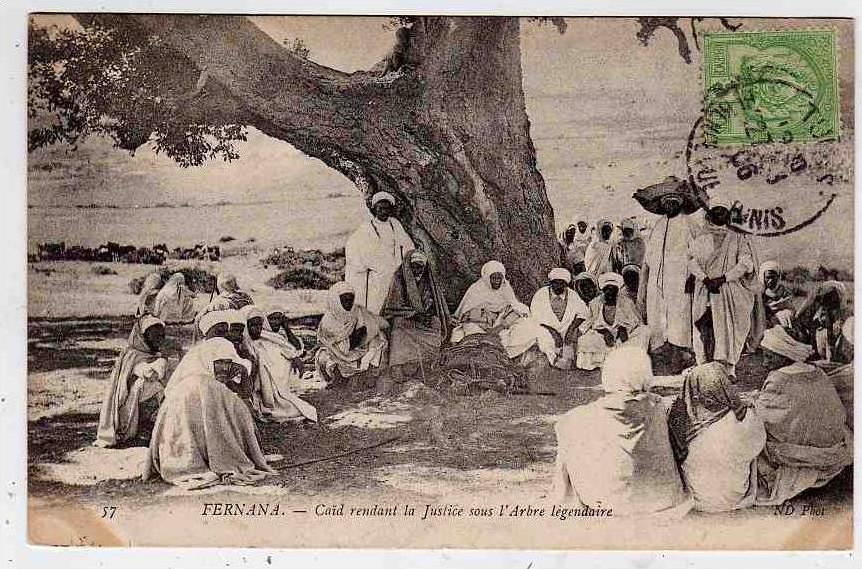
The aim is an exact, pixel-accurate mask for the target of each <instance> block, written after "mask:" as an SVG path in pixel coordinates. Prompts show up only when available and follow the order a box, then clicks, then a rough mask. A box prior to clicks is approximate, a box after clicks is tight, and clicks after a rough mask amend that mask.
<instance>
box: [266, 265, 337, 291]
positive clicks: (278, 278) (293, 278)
mask: <svg viewBox="0 0 862 569" xmlns="http://www.w3.org/2000/svg"><path fill="white" fill-rule="evenodd" d="M336 282H338V281H337V280H336V279H335V278H333V277H331V276H329V275H326V274H324V273H323V272H321V271H320V270H318V269H314V268H308V267H291V268H289V269H286V270H284V271H281V272H279V273H278V274H277V275H275V276H274V277H272V278H270V279H269V280H268V281H266V284H268V285H269V286H271V287H272V288H275V289H287V290H295V289H315V290H326V289H328V288H329V287H331V286H332V285H334V284H335V283H336Z"/></svg>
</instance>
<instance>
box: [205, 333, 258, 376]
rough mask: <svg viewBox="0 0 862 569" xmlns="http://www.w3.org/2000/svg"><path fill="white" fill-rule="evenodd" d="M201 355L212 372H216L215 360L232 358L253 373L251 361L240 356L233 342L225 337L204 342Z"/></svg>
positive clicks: (231, 359)
mask: <svg viewBox="0 0 862 569" xmlns="http://www.w3.org/2000/svg"><path fill="white" fill-rule="evenodd" d="M201 357H202V358H204V359H205V361H206V365H207V367H208V368H209V370H210V372H211V373H213V374H214V373H215V362H216V361H218V360H230V361H232V362H234V363H237V364H239V365H241V366H242V367H244V368H245V369H246V371H247V372H248V373H251V362H250V361H248V360H247V359H245V358H241V357H239V354H237V353H236V348H234V345H233V343H231V341H230V340H227V339H225V338H210V339H209V340H207V341H206V342H204V344H203V348H202V349H201Z"/></svg>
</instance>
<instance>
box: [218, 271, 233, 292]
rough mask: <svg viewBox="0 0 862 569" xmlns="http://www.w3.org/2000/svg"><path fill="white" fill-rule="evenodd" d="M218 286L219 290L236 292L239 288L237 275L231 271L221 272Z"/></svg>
mask: <svg viewBox="0 0 862 569" xmlns="http://www.w3.org/2000/svg"><path fill="white" fill-rule="evenodd" d="M216 287H218V290H219V292H235V291H237V290H238V289H239V285H238V284H237V282H236V277H235V276H233V275H232V274H230V273H222V274H220V275H219V276H218V279H217V280H216Z"/></svg>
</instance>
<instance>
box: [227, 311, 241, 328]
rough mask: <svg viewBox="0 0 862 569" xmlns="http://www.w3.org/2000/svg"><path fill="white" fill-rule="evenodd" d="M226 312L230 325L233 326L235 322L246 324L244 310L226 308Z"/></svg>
mask: <svg viewBox="0 0 862 569" xmlns="http://www.w3.org/2000/svg"><path fill="white" fill-rule="evenodd" d="M224 312H225V318H226V319H227V323H228V325H230V326H233V325H234V324H242V325H243V326H245V316H244V315H243V313H242V312H240V311H239V310H234V309H230V310H225V311H224Z"/></svg>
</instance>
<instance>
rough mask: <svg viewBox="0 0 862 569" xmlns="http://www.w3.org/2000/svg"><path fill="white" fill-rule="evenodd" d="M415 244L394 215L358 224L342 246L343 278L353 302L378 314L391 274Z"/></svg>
mask: <svg viewBox="0 0 862 569" xmlns="http://www.w3.org/2000/svg"><path fill="white" fill-rule="evenodd" d="M415 247H416V245H415V244H414V243H413V240H412V239H410V236H409V235H407V232H406V231H405V230H404V227H403V226H402V225H401V222H399V221H398V220H397V219H395V218H394V217H390V218H389V219H388V220H386V221H380V220H379V219H377V218H372V219H371V220H370V221H368V222H366V223H363V224H362V225H360V226H359V228H357V229H356V231H354V232H353V235H351V236H350V238H349V239H348V240H347V244H346V245H345V248H344V252H345V256H346V260H345V269H344V280H345V281H347V282H348V283H350V284H351V285H352V286H353V288H354V290H355V291H356V303H357V304H361V305H362V306H364V307H365V308H367V309H368V311H369V312H371V313H372V314H378V315H379V314H380V309H381V308H383V303H384V302H385V301H386V295H387V294H388V292H389V284H390V282H391V281H392V275H393V274H395V271H396V270H397V269H398V267H399V265H401V262H402V261H403V260H404V255H405V254H407V252H409V251H411V250H412V249H415ZM366 283H367V284H366ZM366 290H367V295H366Z"/></svg>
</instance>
